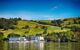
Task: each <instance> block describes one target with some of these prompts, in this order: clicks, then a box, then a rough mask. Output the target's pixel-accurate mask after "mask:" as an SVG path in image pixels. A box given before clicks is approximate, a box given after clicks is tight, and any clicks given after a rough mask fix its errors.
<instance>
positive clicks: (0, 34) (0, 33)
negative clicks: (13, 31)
mask: <svg viewBox="0 0 80 50" xmlns="http://www.w3.org/2000/svg"><path fill="white" fill-rule="evenodd" d="M3 37H4V34H3V33H2V32H0V40H2V39H3Z"/></svg>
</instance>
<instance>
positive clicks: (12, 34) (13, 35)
mask: <svg viewBox="0 0 80 50" xmlns="http://www.w3.org/2000/svg"><path fill="white" fill-rule="evenodd" d="M7 37H8V38H10V37H20V35H19V34H15V33H10V34H9V35H8V36H7Z"/></svg>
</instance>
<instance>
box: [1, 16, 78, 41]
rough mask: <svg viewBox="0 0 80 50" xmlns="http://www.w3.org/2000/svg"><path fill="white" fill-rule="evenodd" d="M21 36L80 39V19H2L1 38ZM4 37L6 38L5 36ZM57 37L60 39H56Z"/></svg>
mask: <svg viewBox="0 0 80 50" xmlns="http://www.w3.org/2000/svg"><path fill="white" fill-rule="evenodd" d="M12 33H14V34H16V35H19V36H35V35H39V34H40V35H42V36H45V37H46V36H47V37H49V38H50V39H52V40H55V41H56V39H57V38H62V37H63V36H64V37H65V38H67V39H70V40H71V39H78V40H79V39H80V18H79V17H77V18H66V19H58V20H22V19H21V18H10V19H5V18H0V38H2V37H3V38H7V37H8V36H9V35H10V34H12ZM3 35H4V36H3ZM56 35H57V36H58V37H56Z"/></svg>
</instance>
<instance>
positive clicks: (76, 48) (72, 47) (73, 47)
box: [0, 41, 80, 50]
mask: <svg viewBox="0 0 80 50" xmlns="http://www.w3.org/2000/svg"><path fill="white" fill-rule="evenodd" d="M0 50H80V43H78V42H65V43H57V42H6V41H3V42H2V41H1V42H0Z"/></svg>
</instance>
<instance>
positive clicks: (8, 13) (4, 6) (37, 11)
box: [0, 0, 80, 20]
mask: <svg viewBox="0 0 80 50" xmlns="http://www.w3.org/2000/svg"><path fill="white" fill-rule="evenodd" d="M77 16H80V0H0V17H4V18H15V17H20V18H22V19H27V20H53V19H60V18H71V17H77Z"/></svg>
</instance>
